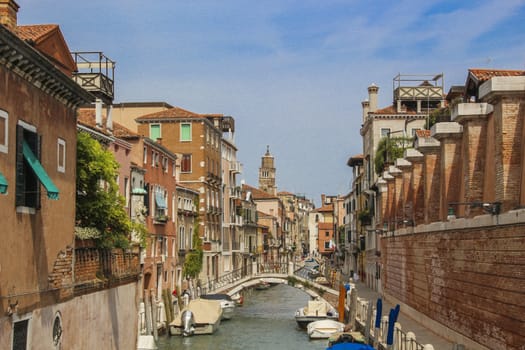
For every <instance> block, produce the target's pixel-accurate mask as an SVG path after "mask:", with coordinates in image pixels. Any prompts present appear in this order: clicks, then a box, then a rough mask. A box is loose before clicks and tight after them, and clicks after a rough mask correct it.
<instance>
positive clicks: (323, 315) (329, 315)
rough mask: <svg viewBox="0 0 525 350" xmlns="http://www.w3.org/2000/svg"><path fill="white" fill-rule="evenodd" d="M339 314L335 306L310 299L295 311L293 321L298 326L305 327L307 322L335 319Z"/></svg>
mask: <svg viewBox="0 0 525 350" xmlns="http://www.w3.org/2000/svg"><path fill="white" fill-rule="evenodd" d="M338 318H339V314H338V313H337V311H336V310H335V308H334V307H333V306H332V305H330V304H329V303H328V302H326V301H323V300H310V301H308V304H307V305H306V306H305V307H301V308H299V309H298V310H297V311H296V312H295V321H296V322H297V325H298V326H299V328H302V329H306V327H307V326H308V324H309V323H311V322H314V321H319V320H326V319H330V320H334V321H337V319H338Z"/></svg>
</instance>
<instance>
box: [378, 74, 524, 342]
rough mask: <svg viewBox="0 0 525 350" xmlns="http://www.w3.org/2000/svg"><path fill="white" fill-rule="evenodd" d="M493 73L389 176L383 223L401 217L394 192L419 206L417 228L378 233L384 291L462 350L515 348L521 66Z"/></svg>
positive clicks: (520, 254) (520, 313) (519, 307)
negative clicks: (510, 73) (501, 73)
mask: <svg viewBox="0 0 525 350" xmlns="http://www.w3.org/2000/svg"><path fill="white" fill-rule="evenodd" d="M491 73H493V72H491ZM518 73H519V72H518ZM518 73H516V74H518ZM494 74H495V77H492V78H488V79H486V80H482V81H479V82H478V85H477V89H479V93H478V91H477V90H476V91H475V95H472V96H475V97H476V98H479V100H477V101H475V102H470V103H460V104H458V105H455V106H452V108H453V111H452V122H446V123H438V124H436V125H434V127H433V129H432V131H431V135H432V137H431V136H430V134H429V133H421V134H418V139H417V141H416V143H415V146H416V149H417V151H419V152H421V153H422V154H423V156H422V159H421V160H419V158H418V157H416V156H414V155H412V156H407V157H406V160H407V161H410V162H411V163H412V166H411V167H408V166H407V167H406V168H404V169H403V171H404V172H405V171H410V172H411V174H405V173H403V176H402V177H396V180H395V186H394V181H392V180H388V181H387V183H388V186H386V190H387V191H386V192H382V193H381V197H382V201H386V202H387V203H383V202H382V206H381V208H383V212H382V217H383V221H384V222H392V221H396V222H398V221H399V214H398V212H396V210H399V202H398V198H399V197H400V196H402V197H403V196H404V197H405V198H407V201H410V200H411V201H413V202H414V203H417V204H416V205H414V206H413V208H414V211H415V212H414V217H415V224H416V226H415V227H406V228H402V229H401V228H400V226H399V225H398V226H397V230H396V231H395V232H394V234H393V235H383V236H382V238H381V258H382V264H383V271H384V274H383V290H384V292H385V296H386V297H387V298H392V299H393V300H394V301H396V302H400V303H401V304H403V305H404V306H405V308H406V309H408V310H411V311H410V312H414V313H417V314H418V315H422V316H421V317H422V319H423V320H424V321H423V322H428V325H429V326H430V327H432V328H433V329H435V330H436V332H438V333H440V334H441V335H443V336H444V337H446V338H449V339H450V340H453V341H454V342H457V343H463V344H465V345H466V347H467V348H468V349H523V344H525V304H524V303H523V297H524V293H525V275H524V274H523V271H525V234H524V233H523V232H525V230H524V228H525V210H523V209H522V208H523V204H524V198H525V194H524V193H523V192H524V191H525V186H524V184H525V180H524V176H523V174H524V170H523V169H524V168H525V156H524V155H525V153H524V149H525V147H524V144H523V137H524V135H525V132H524V130H525V125H524V118H525V113H524V111H525V72H522V73H519V74H521V75H520V76H512V77H508V76H504V77H503V76H498V74H497V72H496V73H494ZM505 74H507V73H505ZM513 74H514V72H513ZM469 86H470V85H469ZM468 93H472V90H469V91H468ZM468 93H467V96H466V97H467V100H468V98H469V97H470V96H469V95H468ZM406 155H408V152H407V154H406ZM399 163H400V164H401V162H399ZM418 164H421V165H418ZM409 169H410V170H409ZM386 175H388V173H387V174H386ZM390 175H394V174H390ZM399 178H401V179H402V182H403V184H400V185H398V184H397V181H398V179H399ZM418 179H419V180H418ZM407 183H408V188H407ZM391 191H395V192H396V193H390V192H391ZM421 191H422V193H424V200H421V201H418V199H417V198H418V193H421ZM407 201H405V203H404V205H405V206H404V209H406V208H407V204H408V203H407ZM499 203H501V209H500V210H498V208H499V207H498V204H499ZM449 208H450V209H451V211H450V212H449ZM392 209H394V210H392ZM436 321H437V322H436Z"/></svg>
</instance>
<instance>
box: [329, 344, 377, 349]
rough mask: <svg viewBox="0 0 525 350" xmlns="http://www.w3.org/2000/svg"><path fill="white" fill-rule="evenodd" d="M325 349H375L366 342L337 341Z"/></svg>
mask: <svg viewBox="0 0 525 350" xmlns="http://www.w3.org/2000/svg"><path fill="white" fill-rule="evenodd" d="M326 350H375V349H374V348H373V347H372V346H370V345H367V344H357V343H339V344H334V345H332V346H331V347H329V348H326Z"/></svg>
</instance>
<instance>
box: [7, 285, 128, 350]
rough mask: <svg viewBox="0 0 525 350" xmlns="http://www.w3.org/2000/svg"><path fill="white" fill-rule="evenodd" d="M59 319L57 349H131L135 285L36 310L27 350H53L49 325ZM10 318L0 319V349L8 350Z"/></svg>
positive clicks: (33, 315)
mask: <svg viewBox="0 0 525 350" xmlns="http://www.w3.org/2000/svg"><path fill="white" fill-rule="evenodd" d="M57 314H59V315H60V318H61V319H62V332H63V333H62V347H61V349H104V350H111V349H135V348H136V346H137V345H136V340H137V324H138V320H137V317H138V316H137V315H138V309H137V286H136V284H135V283H130V284H126V285H122V286H119V287H117V288H113V289H109V290H103V291H100V292H96V293H91V294H86V295H83V296H80V297H76V298H74V299H72V300H70V301H67V302H64V303H60V304H57V305H53V306H49V307H45V308H42V309H36V310H35V311H33V312H32V313H29V314H28V315H26V316H29V317H30V319H31V320H30V323H29V335H28V349H35V350H37V349H38V350H47V349H49V350H55V349H57V348H56V347H55V346H54V344H53V337H52V334H53V321H54V319H55V317H56V316H57ZM11 332H12V330H11V318H8V317H3V318H1V319H0V349H10V348H11V337H12V334H11Z"/></svg>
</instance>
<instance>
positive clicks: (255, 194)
mask: <svg viewBox="0 0 525 350" xmlns="http://www.w3.org/2000/svg"><path fill="white" fill-rule="evenodd" d="M242 190H243V191H250V192H251V193H252V198H253V199H278V198H277V197H276V196H274V195H271V194H269V193H266V192H264V191H262V190H260V189H258V188H255V187H252V186H249V185H246V184H244V185H242Z"/></svg>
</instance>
